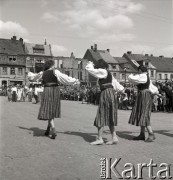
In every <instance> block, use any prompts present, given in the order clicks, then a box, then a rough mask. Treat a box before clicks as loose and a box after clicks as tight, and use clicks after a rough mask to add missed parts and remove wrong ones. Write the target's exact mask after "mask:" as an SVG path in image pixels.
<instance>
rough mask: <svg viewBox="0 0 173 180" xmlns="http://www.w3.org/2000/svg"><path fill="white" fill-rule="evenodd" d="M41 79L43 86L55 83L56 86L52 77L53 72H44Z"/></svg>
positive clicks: (55, 80) (56, 81) (55, 78)
mask: <svg viewBox="0 0 173 180" xmlns="http://www.w3.org/2000/svg"><path fill="white" fill-rule="evenodd" d="M42 79H43V84H47V83H57V84H58V80H57V77H56V76H55V75H54V73H53V70H46V71H44V72H43V76H42Z"/></svg>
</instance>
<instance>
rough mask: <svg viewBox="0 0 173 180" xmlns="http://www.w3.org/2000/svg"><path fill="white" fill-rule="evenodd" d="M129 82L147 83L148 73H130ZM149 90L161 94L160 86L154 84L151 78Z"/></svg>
mask: <svg viewBox="0 0 173 180" xmlns="http://www.w3.org/2000/svg"><path fill="white" fill-rule="evenodd" d="M128 79H129V82H131V83H133V84H135V85H138V84H145V83H146V82H147V73H142V74H136V75H133V74H130V75H129V76H128ZM149 90H150V91H151V93H153V94H159V91H158V88H157V87H156V86H154V85H153V83H152V81H151V80H150V85H149Z"/></svg>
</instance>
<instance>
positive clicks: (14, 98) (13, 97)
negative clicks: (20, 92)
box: [12, 91, 17, 102]
mask: <svg viewBox="0 0 173 180" xmlns="http://www.w3.org/2000/svg"><path fill="white" fill-rule="evenodd" d="M16 101H17V93H16V91H13V92H12V102H16Z"/></svg>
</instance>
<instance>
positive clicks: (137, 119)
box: [129, 89, 152, 126]
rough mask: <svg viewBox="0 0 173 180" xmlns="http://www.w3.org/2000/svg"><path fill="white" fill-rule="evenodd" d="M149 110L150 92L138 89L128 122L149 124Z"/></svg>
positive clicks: (150, 103) (150, 108) (142, 124)
mask: <svg viewBox="0 0 173 180" xmlns="http://www.w3.org/2000/svg"><path fill="white" fill-rule="evenodd" d="M151 110H152V96H151V92H150V91H149V90H147V89H146V90H142V91H139V92H138V95H137V98H136V101H135V105H134V107H133V109H132V112H131V115H130V119H129V124H132V125H136V126H150V116H151Z"/></svg>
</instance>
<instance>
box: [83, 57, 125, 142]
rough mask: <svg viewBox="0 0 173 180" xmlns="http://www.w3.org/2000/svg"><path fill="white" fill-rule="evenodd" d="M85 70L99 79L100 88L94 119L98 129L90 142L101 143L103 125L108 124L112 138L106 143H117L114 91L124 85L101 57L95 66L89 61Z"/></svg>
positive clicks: (115, 98)
mask: <svg viewBox="0 0 173 180" xmlns="http://www.w3.org/2000/svg"><path fill="white" fill-rule="evenodd" d="M86 70H87V71H88V72H89V73H90V74H91V75H92V76H94V77H96V78H98V79H99V80H98V83H99V86H100V89H101V94H100V99H99V105H98V110H97V114H96V118H95V121H94V126H96V127H97V129H98V138H97V140H96V141H94V142H91V145H101V144H103V143H104V141H103V138H102V133H103V127H104V126H109V129H110V131H111V135H112V140H111V141H108V142H107V143H106V144H107V145H112V144H117V142H118V138H117V135H116V132H115V126H117V108H118V104H117V94H116V91H119V90H120V91H122V90H123V89H124V87H123V86H121V85H120V84H119V83H118V82H117V80H116V79H115V78H114V77H113V76H112V75H111V73H110V72H109V71H108V64H107V63H106V62H105V61H104V60H103V59H100V60H98V61H97V63H96V65H95V67H94V64H93V63H92V62H89V63H88V64H87V66H86Z"/></svg>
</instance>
